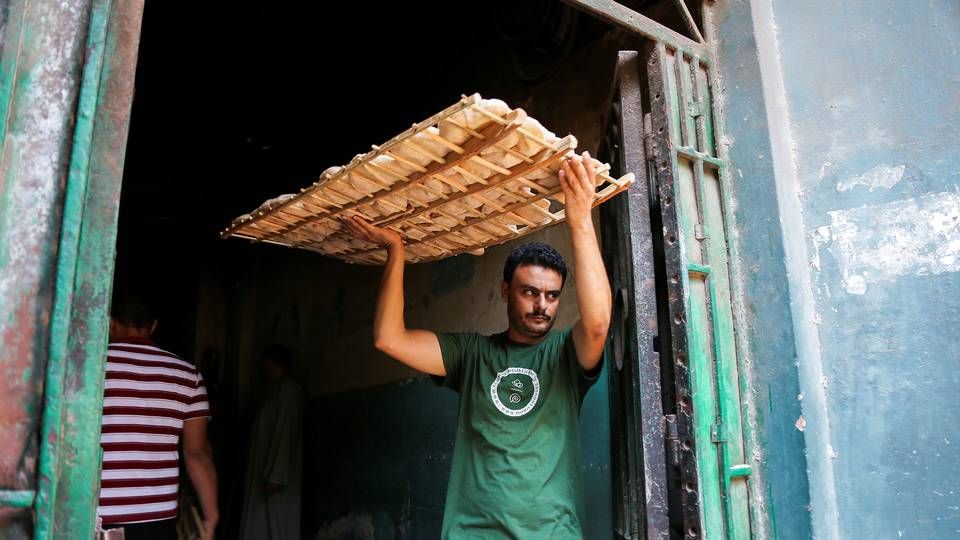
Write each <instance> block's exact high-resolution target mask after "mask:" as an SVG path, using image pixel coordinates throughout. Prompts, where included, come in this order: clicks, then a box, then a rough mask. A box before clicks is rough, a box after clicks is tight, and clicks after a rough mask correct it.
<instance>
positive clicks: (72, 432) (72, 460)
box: [34, 0, 143, 539]
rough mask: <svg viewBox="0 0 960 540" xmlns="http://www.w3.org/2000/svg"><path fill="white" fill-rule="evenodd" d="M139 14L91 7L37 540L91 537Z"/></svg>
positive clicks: (57, 300) (121, 7)
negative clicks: (118, 223)
mask: <svg viewBox="0 0 960 540" xmlns="http://www.w3.org/2000/svg"><path fill="white" fill-rule="evenodd" d="M142 13H143V1H142V0H114V1H110V0H94V2H93V9H92V13H91V19H90V31H89V34H88V37H87V58H86V60H87V61H86V64H85V66H84V74H83V80H82V84H81V91H80V96H79V102H78V106H77V118H78V122H77V126H76V129H75V132H74V137H73V147H72V155H71V161H70V172H69V175H68V177H67V188H66V197H65V202H64V212H63V216H64V217H63V229H62V233H61V237H60V249H59V253H58V260H57V268H58V272H57V282H56V286H57V287H56V294H55V297H54V308H53V318H52V321H51V339H50V353H51V360H50V362H49V366H48V372H47V381H48V382H47V386H48V391H47V396H46V400H45V407H44V425H43V448H42V452H41V459H40V472H41V474H40V478H39V484H38V487H39V489H38V497H37V501H36V506H35V510H36V519H37V524H36V533H35V536H34V537H35V538H37V539H41V538H62V537H64V536H68V535H73V534H81V535H82V536H83V537H89V536H90V534H92V532H93V526H94V518H95V513H96V506H97V498H98V493H99V485H100V484H99V482H100V474H99V473H100V444H99V442H100V417H101V412H102V400H103V388H102V380H103V359H104V351H105V350H106V345H107V320H108V306H109V299H110V289H111V284H112V276H113V261H114V255H115V243H116V232H117V216H118V211H119V201H120V184H121V179H122V176H123V160H124V155H125V148H126V141H127V132H128V126H129V119H130V108H131V104H132V101H133V81H134V72H135V69H136V62H137V53H138V47H139V38H140V23H141V17H142ZM68 406H69V410H68ZM80 531H84V532H85V533H89V534H83V533H80Z"/></svg>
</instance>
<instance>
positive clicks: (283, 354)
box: [263, 343, 293, 372]
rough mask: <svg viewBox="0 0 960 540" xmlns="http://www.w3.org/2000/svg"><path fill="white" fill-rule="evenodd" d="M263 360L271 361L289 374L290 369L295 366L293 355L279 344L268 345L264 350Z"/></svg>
mask: <svg viewBox="0 0 960 540" xmlns="http://www.w3.org/2000/svg"><path fill="white" fill-rule="evenodd" d="M263 359H264V360H270V361H271V362H273V363H275V364H277V365H278V366H280V367H282V368H283V369H284V370H286V371H287V372H289V371H290V367H291V366H292V365H293V355H292V354H290V349H288V348H286V347H284V346H283V345H280V344H279V343H272V344H270V345H267V347H266V348H265V349H264V350H263Z"/></svg>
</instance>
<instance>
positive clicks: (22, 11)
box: [0, 0, 90, 537]
mask: <svg viewBox="0 0 960 540" xmlns="http://www.w3.org/2000/svg"><path fill="white" fill-rule="evenodd" d="M5 7H6V8H7V9H9V11H8V12H7V22H6V28H5V30H4V34H3V44H2V53H0V355H2V358H3V364H2V366H3V373H2V374H0V395H2V396H3V398H4V406H3V407H0V489H3V490H5V491H7V494H6V495H5V498H7V499H8V500H9V499H11V498H12V496H11V494H10V491H13V492H21V493H22V492H25V491H30V490H33V489H35V485H36V475H37V458H38V449H39V441H38V434H39V427H40V417H41V408H42V392H43V382H44V376H43V372H44V368H45V365H46V361H47V353H48V350H47V348H48V343H49V321H50V311H51V303H52V299H53V291H54V278H55V274H56V272H55V268H56V255H57V240H58V237H59V234H60V216H61V208H60V207H61V204H62V199H63V192H64V186H63V179H64V178H65V177H66V174H67V163H68V162H69V157H70V142H69V141H70V139H71V134H72V129H73V119H74V112H75V106H76V97H77V88H78V86H79V80H80V70H81V66H82V63H83V56H84V47H83V44H84V38H85V37H86V32H87V23H88V18H89V11H90V9H89V3H88V2H85V1H81V0H73V1H70V0H68V1H65V2H62V3H53V2H24V1H18V2H16V1H15V2H11V3H10V4H9V5H8V6H5ZM14 498H15V497H14ZM4 514H5V516H4V525H3V526H2V527H3V528H2V529H0V533H2V535H4V536H5V537H17V536H29V535H30V534H31V531H30V530H29V528H30V525H29V523H30V521H31V519H30V513H29V509H27V508H23V509H21V510H18V511H5V512H4Z"/></svg>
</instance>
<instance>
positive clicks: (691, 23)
mask: <svg viewBox="0 0 960 540" xmlns="http://www.w3.org/2000/svg"><path fill="white" fill-rule="evenodd" d="M673 4H674V5H675V6H677V10H679V11H680V15H681V16H682V17H683V24H684V25H686V27H687V31H688V32H690V33H691V34H692V35H693V37H694V38H696V40H697V41H698V42H700V43H706V40H705V39H703V34H701V33H700V28H699V27H698V26H697V21H695V20H694V19H693V15H692V14H691V13H690V9H689V8H688V7H687V3H686V2H685V1H684V0H673Z"/></svg>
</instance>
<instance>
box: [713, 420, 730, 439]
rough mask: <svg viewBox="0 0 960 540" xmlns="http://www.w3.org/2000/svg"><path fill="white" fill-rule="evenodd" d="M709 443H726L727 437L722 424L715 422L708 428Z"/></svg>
mask: <svg viewBox="0 0 960 540" xmlns="http://www.w3.org/2000/svg"><path fill="white" fill-rule="evenodd" d="M710 441H711V442H715V443H725V442H727V435H726V433H724V431H723V423H722V422H717V423H716V424H714V425H712V426H710Z"/></svg>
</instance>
